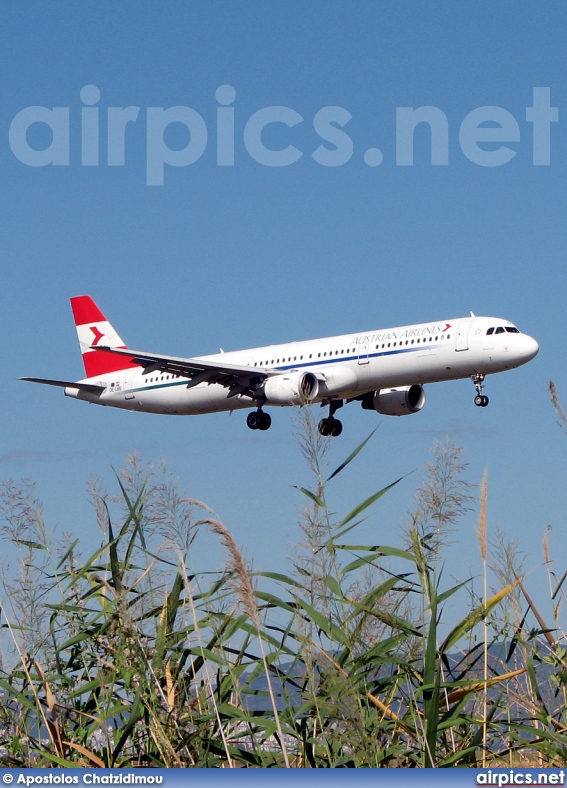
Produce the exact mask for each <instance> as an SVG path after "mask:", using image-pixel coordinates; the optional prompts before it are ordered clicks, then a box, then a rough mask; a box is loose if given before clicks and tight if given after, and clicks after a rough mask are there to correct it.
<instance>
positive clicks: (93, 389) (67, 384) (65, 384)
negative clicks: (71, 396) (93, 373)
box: [19, 378, 104, 394]
mask: <svg viewBox="0 0 567 788" xmlns="http://www.w3.org/2000/svg"><path fill="white" fill-rule="evenodd" d="M19 380H28V381H29V382H30V383H45V385H46V386H59V387H60V388H63V389H79V391H88V392H89V394H100V393H101V392H102V391H104V386H95V385H94V384H92V383H74V382H73V381H68V380H46V379H45V378H19Z"/></svg>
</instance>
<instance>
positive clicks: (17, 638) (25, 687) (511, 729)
mask: <svg viewBox="0 0 567 788" xmlns="http://www.w3.org/2000/svg"><path fill="white" fill-rule="evenodd" d="M300 419H301V420H302V423H301V424H300V427H299V431H300V446H301V450H302V453H303V455H304V457H305V459H306V460H307V463H308V467H309V469H310V471H311V483H309V482H308V483H307V484H305V485H304V486H301V485H298V487H297V489H296V491H295V493H294V494H295V495H298V496H300V498H301V500H302V501H303V504H304V506H303V510H302V513H301V516H300V531H299V534H300V537H299V538H298V540H297V543H298V547H297V549H296V551H295V552H294V555H293V556H292V557H291V559H290V569H289V572H287V573H282V572H281V571H279V572H275V571H269V570H265V569H263V570H262V571H254V570H253V569H252V567H251V565H250V564H249V563H248V562H247V561H246V559H245V558H244V557H243V555H242V552H241V550H240V549H239V547H238V545H237V543H236V540H235V539H234V537H233V535H232V534H231V533H230V531H229V530H228V529H227V528H226V526H225V525H224V524H223V523H222V522H220V520H219V519H218V518H217V517H216V516H215V515H214V513H213V512H211V511H210V510H209V509H208V508H207V507H206V506H205V505H204V504H202V503H200V502H199V501H195V500H192V499H190V498H188V497H187V496H185V495H184V494H182V493H180V492H179V490H178V488H177V486H176V484H175V483H174V481H173V479H172V477H171V476H169V475H168V473H167V470H166V469H164V468H161V469H158V472H156V469H155V468H152V467H151V466H148V465H145V464H144V463H142V462H141V461H140V460H139V458H136V457H133V458H129V459H128V462H127V465H126V468H125V469H124V470H123V471H122V472H120V473H118V474H117V476H116V488H117V489H116V495H115V496H109V495H107V494H106V493H104V492H103V491H102V490H101V487H100V485H98V484H97V483H93V484H92V485H91V490H92V494H93V501H94V504H95V512H96V517H97V518H98V521H99V524H100V526H101V528H102V544H101V546H100V548H99V549H97V550H96V551H95V552H94V553H93V554H92V555H90V556H88V557H87V558H83V557H82V555H81V553H80V549H81V544H80V542H79V540H78V539H75V540H74V541H71V540H70V539H69V538H68V537H67V538H65V539H62V540H60V541H59V542H58V541H56V540H55V541H54V540H51V539H50V538H48V529H47V528H46V527H45V524H44V520H43V514H42V511H41V506H40V505H39V503H38V502H37V501H36V500H35V497H34V494H33V490H32V489H30V488H29V487H27V486H25V485H18V484H16V483H13V482H8V483H6V484H5V485H4V487H3V488H2V490H1V491H0V492H1V495H0V498H1V501H2V504H1V510H0V518H1V523H0V528H1V529H2V536H3V537H4V538H5V539H9V540H11V541H12V542H13V543H14V545H15V546H16V547H17V549H18V550H20V553H21V567H20V572H19V574H17V573H16V575H15V576H10V574H9V573H8V574H7V575H5V577H4V584H3V587H4V592H3V601H2V626H3V628H4V646H3V652H4V653H5V654H7V655H8V656H6V658H5V659H4V661H3V663H2V666H1V674H0V675H1V677H0V691H1V692H2V704H0V748H1V749H0V762H1V763H2V765H4V766H19V767H23V766H32V765H33V766H46V767H48V766H55V765H58V766H72V765H73V766H75V765H82V766H89V767H120V766H128V767H132V766H146V767H152V766H155V767H158V766H159V767H216V768H242V767H282V768H290V767H301V768H322V767H432V766H434V767H452V766H478V765H485V766H486V765H491V764H493V765H500V764H506V763H519V762H530V759H531V758H534V757H537V758H539V759H540V761H541V762H542V763H543V764H544V765H554V766H557V765H558V764H560V763H563V762H564V759H565V753H566V749H565V748H566V746H567V738H566V733H567V719H566V702H565V701H566V697H565V685H566V681H567V664H566V661H565V651H564V638H563V633H562V632H561V631H560V629H559V618H560V616H559V612H560V610H559V608H560V606H559V602H560V599H561V598H562V593H563V584H564V582H563V581H564V578H565V575H561V573H560V571H559V570H557V569H556V568H555V567H553V566H552V564H551V561H550V560H549V548H548V547H547V542H546V543H545V544H546V549H547V551H548V552H547V555H548V557H547V559H546V560H547V563H546V567H547V570H548V576H549V578H550V589H551V597H552V605H553V619H552V622H553V623H552V626H551V627H548V626H547V623H546V622H545V621H544V619H543V617H542V614H541V613H540V611H539V610H538V609H537V608H536V605H535V603H534V602H533V600H532V598H531V597H530V595H529V591H528V587H527V585H528V578H526V577H524V576H523V575H522V573H521V572H517V571H512V572H511V573H510V571H509V572H508V574H506V573H501V575H500V582H499V583H498V587H497V588H495V589H494V590H492V591H490V592H489V591H488V573H489V567H490V560H491V556H490V547H489V546H488V541H487V536H486V534H487V519H486V518H487V514H486V491H487V482H486V479H485V480H484V482H483V486H482V507H481V515H480V531H479V539H480V545H481V554H482V576H483V592H482V594H481V596H480V598H477V597H476V596H475V594H474V590H472V580H471V581H464V582H459V583H456V584H454V585H451V584H450V583H447V582H446V581H445V579H444V578H445V575H444V572H443V569H442V566H443V564H442V561H441V560H440V558H441V556H442V553H443V550H444V547H445V545H446V543H447V539H448V534H449V533H450V531H451V529H452V528H453V527H454V525H455V523H456V522H457V521H458V519H459V518H460V517H462V516H463V514H465V513H466V511H467V510H468V509H469V508H470V507H471V506H472V505H473V499H472V488H471V486H470V484H469V483H468V482H467V481H466V479H465V471H466V467H465V465H464V463H463V462H462V461H461V459H460V458H461V453H460V450H459V449H458V448H457V447H455V446H453V445H452V444H445V445H441V446H439V445H437V446H436V447H435V448H434V451H433V461H432V463H430V464H429V467H428V468H427V469H426V475H425V478H424V479H423V480H422V483H421V485H420V487H419V490H418V497H417V502H416V507H417V508H416V511H415V512H414V513H413V514H412V515H411V517H410V524H409V525H408V527H407V528H406V529H405V536H404V534H403V533H402V532H400V533H399V537H398V540H397V544H393V545H384V544H376V543H372V544H368V543H360V540H358V539H357V537H356V535H355V534H356V532H357V529H358V528H359V526H360V525H361V523H362V522H363V521H364V520H365V519H366V518H368V517H372V516H374V510H375V509H374V508H375V507H376V506H379V501H380V499H381V498H382V497H383V496H384V495H386V494H388V492H389V491H390V490H391V489H392V488H393V487H394V486H396V485H398V484H399V483H400V481H401V480H400V479H397V480H394V481H390V482H389V483H387V484H385V485H384V486H382V487H381V488H380V489H378V490H373V491H369V494H368V496H367V497H366V498H365V499H364V500H363V501H361V502H360V503H358V504H356V505H355V506H353V507H352V508H351V509H350V510H349V511H346V512H343V513H342V514H338V515H335V514H333V513H332V512H333V509H334V507H333V506H332V503H330V500H332V485H333V480H334V479H335V478H336V477H337V476H338V474H340V473H348V472H349V470H350V466H351V463H353V462H355V461H356V459H357V457H358V455H359V454H360V452H362V451H363V450H364V449H365V446H366V444H367V443H368V441H369V440H370V439H371V437H372V436H369V437H368V438H367V439H365V441H363V442H362V443H361V444H360V445H359V446H357V447H356V448H355V449H353V451H352V452H351V453H350V454H349V455H348V457H347V458H346V459H345V460H344V461H343V462H342V463H340V464H339V465H338V467H337V468H335V469H334V470H332V471H331V472H329V468H328V465H327V464H326V463H327V460H328V454H327V446H328V440H327V439H322V438H321V436H319V434H318V433H317V431H316V429H315V428H314V421H313V417H312V415H311V414H310V409H309V408H303V409H302V410H301V412H300ZM205 530H206V531H207V532H208V533H209V535H210V534H212V535H213V537H214V538H215V539H218V540H219V543H220V544H221V545H222V547H223V548H224V550H225V551H226V563H225V565H224V566H223V567H219V568H218V570H216V571H214V572H210V571H208V570H199V569H195V568H193V566H192V561H193V558H192V546H193V543H194V542H195V540H198V539H200V538H203V537H204V531H205ZM492 560H497V559H494V556H492ZM492 577H493V580H494V578H496V573H495V572H494V571H493V572H492ZM511 598H514V600H515V602H514V604H516V605H517V606H518V609H519V610H520V609H521V611H522V612H521V617H520V620H516V619H511V618H510V617H508V616H507V615H506V614H505V613H503V611H504V610H505V607H503V605H504V603H505V601H506V600H507V599H511ZM454 599H459V605H458V606H457V605H450V603H449V600H454ZM463 599H464V600H465V601H464V602H463ZM463 607H464V609H463ZM455 609H458V610H459V611H460V612H459V614H458V616H457V617H456V618H455V617H454V616H455V614H454V610H455ZM442 616H443V618H444V619H447V617H448V616H452V617H453V621H452V622H451V623H450V624H449V625H447V624H442V623H441V619H442ZM518 657H520V658H519V659H518ZM514 660H516V662H514ZM522 759H524V760H522Z"/></svg>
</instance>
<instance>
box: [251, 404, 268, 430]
mask: <svg viewBox="0 0 567 788" xmlns="http://www.w3.org/2000/svg"><path fill="white" fill-rule="evenodd" d="M246 424H247V425H248V426H249V427H250V429H251V430H269V429H270V427H271V424H272V417H271V416H270V414H269V413H264V411H263V410H260V408H258V410H255V411H253V412H252V413H249V414H248V416H247V417H246Z"/></svg>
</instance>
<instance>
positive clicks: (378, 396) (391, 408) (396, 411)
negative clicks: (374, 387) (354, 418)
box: [362, 384, 425, 416]
mask: <svg viewBox="0 0 567 788" xmlns="http://www.w3.org/2000/svg"><path fill="white" fill-rule="evenodd" d="M424 405H425V392H424V390H423V386H418V385H417V384H415V385H413V386H405V387H404V388H399V389H380V391H375V392H370V393H369V394H366V396H365V397H364V398H363V400H362V407H363V408H364V409H365V410H376V411H378V413H381V414H382V415H383V416H407V415H408V413H417V412H418V410H421V409H422V408H423V406H424Z"/></svg>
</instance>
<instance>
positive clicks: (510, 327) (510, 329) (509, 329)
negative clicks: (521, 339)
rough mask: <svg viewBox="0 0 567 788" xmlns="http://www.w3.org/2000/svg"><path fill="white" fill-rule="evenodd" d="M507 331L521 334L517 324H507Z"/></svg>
mask: <svg viewBox="0 0 567 788" xmlns="http://www.w3.org/2000/svg"><path fill="white" fill-rule="evenodd" d="M506 331H507V332H508V333H509V334H519V333H520V332H519V331H518V329H517V328H516V327H515V326H506Z"/></svg>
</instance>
